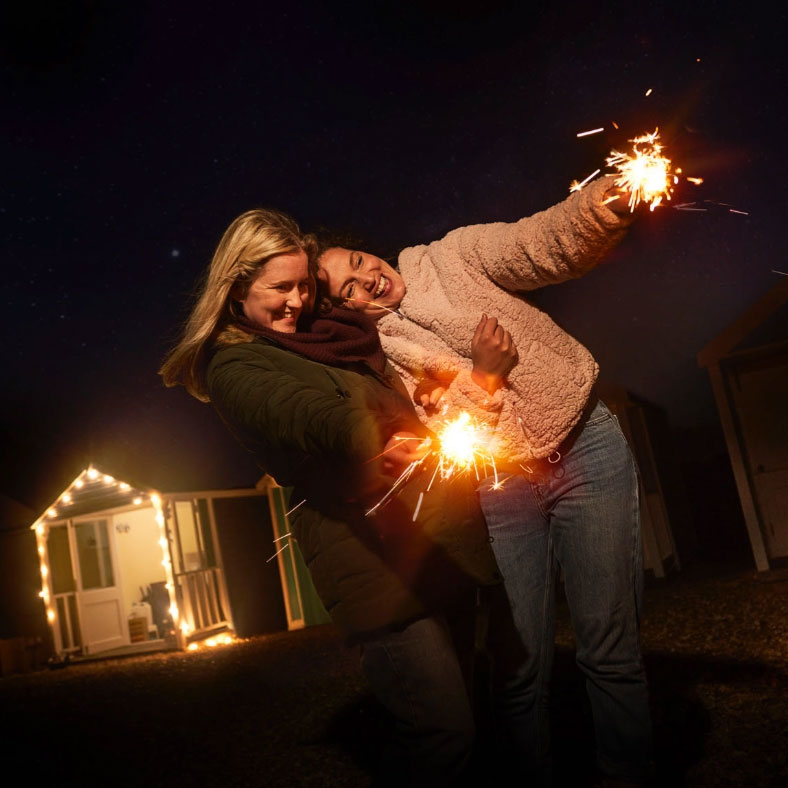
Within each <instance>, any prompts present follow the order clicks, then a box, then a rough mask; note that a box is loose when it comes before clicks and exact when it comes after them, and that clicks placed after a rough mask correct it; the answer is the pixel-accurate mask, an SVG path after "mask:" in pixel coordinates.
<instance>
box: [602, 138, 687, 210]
mask: <svg viewBox="0 0 788 788" xmlns="http://www.w3.org/2000/svg"><path fill="white" fill-rule="evenodd" d="M630 142H631V143H632V152H631V153H621V152H619V151H616V150H613V151H611V152H610V155H609V156H608V157H607V159H606V160H605V163H606V164H607V166H608V167H613V168H615V169H616V170H617V171H618V173H619V174H618V177H617V178H616V181H615V183H616V186H620V187H621V188H622V189H625V190H626V191H628V192H629V210H630V211H634V210H635V207H636V206H637V205H638V204H639V203H641V202H645V203H647V204H648V206H649V209H650V210H652V211H653V210H654V209H655V208H656V207H657V206H658V205H659V204H660V203H661V202H662V200H663V199H666V200H669V199H670V195H671V194H672V192H673V186H674V185H675V183H676V182H677V181H678V176H677V175H676V174H675V173H674V172H673V169H672V167H671V162H670V159H669V158H667V156H663V155H662V149H663V146H662V143H661V142H660V141H659V129H655V130H654V131H653V132H652V133H651V134H644V135H642V136H641V137H635V138H634V139H631V140H630Z"/></svg>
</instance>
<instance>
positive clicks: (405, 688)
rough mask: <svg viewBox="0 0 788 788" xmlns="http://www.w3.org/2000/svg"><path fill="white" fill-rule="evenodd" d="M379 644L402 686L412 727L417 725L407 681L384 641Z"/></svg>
mask: <svg viewBox="0 0 788 788" xmlns="http://www.w3.org/2000/svg"><path fill="white" fill-rule="evenodd" d="M380 645H381V647H382V649H383V652H384V653H385V655H386V657H388V660H389V662H390V663H391V667H392V670H393V671H394V674H395V675H396V677H397V679H398V680H399V683H400V686H401V687H402V695H403V696H404V698H405V700H406V701H407V703H408V709H409V711H410V715H409V716H410V721H411V724H412V725H413V726H414V727H416V726H417V725H418V720H417V718H416V710H415V707H414V705H413V698H412V696H411V694H410V692H409V691H408V690H409V688H408V683H407V682H406V681H405V676H404V675H403V674H402V672H401V671H400V669H399V665H398V664H397V661H396V660H395V659H394V655H393V654H392V653H391V651H389V648H388V646H387V645H386V644H385V643H381V644H380Z"/></svg>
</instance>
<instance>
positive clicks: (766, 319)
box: [698, 277, 788, 572]
mask: <svg viewBox="0 0 788 788" xmlns="http://www.w3.org/2000/svg"><path fill="white" fill-rule="evenodd" d="M698 364H699V365H700V366H701V367H705V369H706V371H707V372H708V373H709V378H710V380H711V386H712V389H713V391H714V397H715V399H716V401H717V409H718V411H719V414H720V421H721V423H722V428H723V432H724V433H725V441H726V443H727V447H728V454H729V455H730V460H731V465H732V467H733V475H734V478H735V480H736V488H737V490H738V493H739V499H740V501H741V506H742V512H743V514H744V521H745V523H746V526H747V533H748V535H749V538H750V544H751V546H752V553H753V558H754V559H755V566H756V568H757V569H758V571H761V572H763V571H767V570H769V569H771V568H772V567H773V566H774V565H775V562H776V563H778V564H782V563H785V562H786V561H788V277H785V278H782V279H780V280H779V281H778V282H777V283H776V284H775V285H774V287H772V288H771V289H770V290H769V291H767V292H766V293H765V294H764V295H763V296H762V297H761V298H760V299H759V300H758V301H756V302H755V303H754V304H753V305H752V306H751V307H750V308H749V309H747V310H745V311H744V313H742V314H741V315H740V316H739V317H738V318H737V319H736V320H735V321H733V323H731V324H730V325H729V326H727V328H725V329H724V330H723V331H721V332H720V333H719V334H718V335H717V336H716V337H715V338H714V339H713V340H712V341H711V342H709V344H708V345H706V347H704V348H703V350H701V351H700V353H698Z"/></svg>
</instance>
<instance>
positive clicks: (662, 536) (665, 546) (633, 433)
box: [597, 380, 688, 578]
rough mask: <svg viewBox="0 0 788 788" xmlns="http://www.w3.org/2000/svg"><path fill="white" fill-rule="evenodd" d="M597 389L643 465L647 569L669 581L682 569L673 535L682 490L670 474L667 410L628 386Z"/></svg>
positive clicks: (642, 510) (608, 385) (640, 470)
mask: <svg viewBox="0 0 788 788" xmlns="http://www.w3.org/2000/svg"><path fill="white" fill-rule="evenodd" d="M597 386H598V391H599V396H600V398H601V399H602V401H603V402H604V403H605V405H607V406H608V408H609V409H610V411H611V413H613V414H614V415H615V416H616V418H617V419H618V423H619V426H620V427H621V430H622V432H623V433H624V435H625V436H626V438H627V442H628V443H629V445H630V447H631V449H632V453H633V455H634V457H635V462H636V464H637V467H638V482H639V488H640V489H639V492H640V501H641V506H640V527H641V536H642V541H643V568H644V570H645V571H646V572H648V573H651V574H652V575H653V576H654V577H658V578H662V577H665V576H666V575H668V574H670V573H672V572H675V571H678V570H679V569H681V560H680V558H679V549H678V547H677V543H676V541H677V540H676V538H675V536H674V521H676V520H679V519H680V518H679V510H678V506H677V505H675V504H674V507H673V510H672V511H671V507H670V502H671V500H672V501H674V502H675V501H677V500H678V499H679V498H680V496H681V492H680V491H679V490H678V489H677V485H676V483H675V480H674V477H673V475H672V474H671V473H670V469H671V467H672V465H673V461H674V458H673V456H672V452H671V450H670V438H669V429H668V425H667V418H666V416H665V413H664V411H662V409H660V408H658V407H657V406H656V405H654V404H653V403H651V402H648V401H647V400H645V399H643V398H641V397H638V396H636V395H635V394H633V393H632V392H630V391H629V390H627V389H626V388H624V387H623V386H618V385H616V384H613V383H611V382H608V381H604V380H600V381H599V383H598V384H597ZM687 546H688V545H687Z"/></svg>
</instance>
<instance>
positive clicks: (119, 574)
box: [31, 466, 327, 657]
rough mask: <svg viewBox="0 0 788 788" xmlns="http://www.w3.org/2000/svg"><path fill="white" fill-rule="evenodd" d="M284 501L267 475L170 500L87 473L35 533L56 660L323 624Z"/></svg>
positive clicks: (176, 495)
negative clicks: (241, 485)
mask: <svg viewBox="0 0 788 788" xmlns="http://www.w3.org/2000/svg"><path fill="white" fill-rule="evenodd" d="M285 498H286V496H285V491H283V490H282V489H281V488H279V487H278V486H277V485H276V484H275V483H274V482H273V480H271V479H270V478H268V477H264V478H263V479H261V481H260V483H258V485H257V487H256V488H254V489H234V490H201V491H194V492H168V493H165V492H160V491H157V490H153V489H150V488H147V487H143V486H139V485H136V484H133V483H130V482H127V481H122V480H119V479H116V478H115V477H114V476H112V475H110V474H107V473H105V472H103V471H100V470H99V469H97V468H94V467H92V466H91V467H88V468H86V469H85V470H84V471H82V472H81V473H80V474H79V475H78V476H77V477H76V478H75V479H74V481H73V482H72V483H71V484H70V485H69V486H68V487H67V488H66V489H65V490H63V492H62V493H61V494H60V495H59V496H58V497H57V499H56V500H55V501H54V502H53V503H52V505H51V506H49V507H48V508H47V510H46V511H44V512H43V513H42V514H41V516H40V517H38V518H37V519H36V521H35V522H34V523H33V524H32V525H31V528H32V529H33V531H34V532H35V535H36V547H37V551H38V556H39V564H40V572H41V592H40V596H41V598H42V600H43V603H44V606H45V610H46V616H47V619H48V621H49V624H50V627H51V632H52V638H53V643H54V651H55V653H56V654H58V655H60V656H61V657H64V656H66V655H75V656H76V655H79V656H88V655H95V654H99V653H101V654H105V655H106V654H119V653H134V652H138V651H149V650H156V649H167V648H194V647H197V645H198V644H200V643H204V642H208V641H209V639H211V638H213V639H214V640H211V641H210V642H215V638H217V637H220V638H224V639H226V638H228V637H232V636H235V635H237V636H239V637H248V636H250V635H255V634H261V633H265V632H272V631H278V630H285V629H296V628H300V627H303V626H306V625H308V624H312V623H322V622H323V621H326V620H327V616H326V614H325V610H323V608H322V605H320V603H319V600H317V598H316V595H315V592H314V588H313V586H312V583H311V579H310V578H309V574H308V572H307V570H306V568H305V567H304V566H303V560H302V559H301V558H300V554H299V553H298V550H297V548H296V545H295V543H292V544H291V542H290V537H289V530H290V529H289V527H288V521H287V512H286V510H285ZM283 548H284V549H283ZM288 548H289V549H288Z"/></svg>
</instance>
